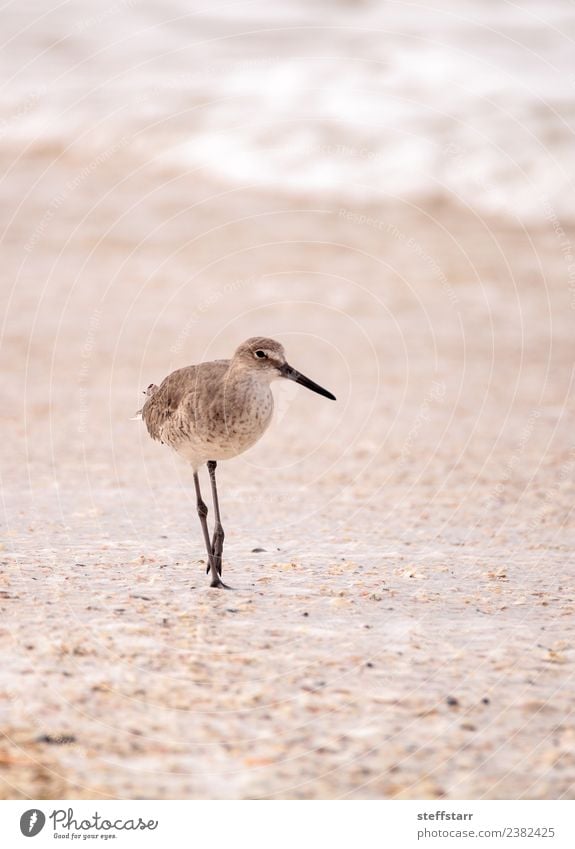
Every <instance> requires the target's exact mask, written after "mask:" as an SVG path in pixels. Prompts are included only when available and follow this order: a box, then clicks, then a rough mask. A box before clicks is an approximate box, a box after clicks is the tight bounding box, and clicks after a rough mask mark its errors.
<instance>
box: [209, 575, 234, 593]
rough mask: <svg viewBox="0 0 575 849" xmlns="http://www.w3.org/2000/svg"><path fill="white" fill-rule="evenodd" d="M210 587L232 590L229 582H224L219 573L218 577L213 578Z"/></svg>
mask: <svg viewBox="0 0 575 849" xmlns="http://www.w3.org/2000/svg"><path fill="white" fill-rule="evenodd" d="M210 587H215V588H217V589H220V590H231V589H232V587H228V585H227V584H224V582H223V581H222V579H221V578H220V577H219V575H218V577H217V578H212V582H211V584H210Z"/></svg>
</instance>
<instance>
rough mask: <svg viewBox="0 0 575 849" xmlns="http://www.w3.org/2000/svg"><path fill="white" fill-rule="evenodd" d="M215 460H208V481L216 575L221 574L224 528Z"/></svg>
mask: <svg viewBox="0 0 575 849" xmlns="http://www.w3.org/2000/svg"><path fill="white" fill-rule="evenodd" d="M217 465H218V464H217V463H216V461H215V460H208V472H209V474H210V483H211V485H212V500H213V502H214V515H215V522H214V535H213V537H212V553H213V555H214V561H215V564H216V569H217V570H218V575H221V574H222V552H223V550H224V537H225V534H224V529H223V528H222V522H221V519H220V502H219V500H218V488H217V486H216V466H217Z"/></svg>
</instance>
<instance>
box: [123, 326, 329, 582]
mask: <svg viewBox="0 0 575 849" xmlns="http://www.w3.org/2000/svg"><path fill="white" fill-rule="evenodd" d="M278 378H285V379H287V380H294V381H295V382H296V383H300V384H301V385H302V386H305V387H307V388H308V389H311V390H312V391H313V392H317V393H318V394H319V395H323V396H324V397H325V398H331V400H332V401H335V395H332V394H331V392H328V391H327V389H324V388H323V387H322V386H319V385H318V384H317V383H314V382H313V380H310V379H309V377H305V375H303V374H301V372H299V371H296V369H294V368H292V366H290V365H289V363H288V362H287V361H286V358H285V353H284V349H283V346H282V345H280V343H279V342H276V341H275V340H274V339H267V338H266V337H264V336H254V337H252V338H251V339H247V340H246V341H245V342H243V343H242V344H241V345H240V346H239V348H238V349H237V350H236V352H235V353H234V355H233V357H232V359H231V360H213V361H212V362H207V363H199V364H198V365H195V366H186V367H185V368H181V369H177V371H173V372H172V373H171V374H169V375H168V376H167V377H166V378H165V379H164V380H163V381H162V383H161V384H160V386H156V385H155V384H154V383H151V384H150V385H149V386H148V388H147V389H146V391H145V394H146V396H147V400H146V402H145V404H144V406H143V407H142V410H141V411H140V412H141V417H142V418H143V420H144V421H145V423H146V427H147V428H148V433H149V434H150V436H151V437H152V438H153V439H157V440H158V441H160V442H162V443H163V444H165V445H168V446H169V447H170V448H172V449H173V450H174V451H176V452H177V453H178V454H179V455H180V456H181V457H183V458H184V459H185V460H186V461H187V462H189V463H190V464H191V466H192V469H193V475H194V485H195V490H196V502H197V511H198V516H199V518H200V524H201V527H202V534H203V537H204V543H205V546H206V551H207V554H208V564H207V570H206V571H207V572H208V573H211V584H210V586H212V587H220V588H223V589H229V587H228V586H226V584H224V582H223V581H222V553H223V548H224V529H223V527H222V522H221V517H220V505H219V500H218V490H217V486H216V466H217V461H218V460H228V459H230V458H231V457H237V456H238V454H242V453H243V452H244V451H247V449H248V448H251V446H252V445H254V444H255V443H256V442H257V441H258V439H259V438H260V437H261V436H262V435H263V433H264V432H265V430H266V428H267V427H268V425H269V423H270V421H271V417H272V412H273V406H274V401H273V395H272V392H271V389H270V383H271V382H272V380H276V379H278ZM204 463H205V464H206V465H207V467H208V473H209V477H210V484H211V490H212V500H213V505H214V531H213V536H212V539H211V540H210V533H209V529H208V521H207V515H208V508H207V506H206V504H205V502H204V500H203V499H202V493H201V490H200V480H199V477H198V470H199V468H200V467H201V466H202V465H203V464H204Z"/></svg>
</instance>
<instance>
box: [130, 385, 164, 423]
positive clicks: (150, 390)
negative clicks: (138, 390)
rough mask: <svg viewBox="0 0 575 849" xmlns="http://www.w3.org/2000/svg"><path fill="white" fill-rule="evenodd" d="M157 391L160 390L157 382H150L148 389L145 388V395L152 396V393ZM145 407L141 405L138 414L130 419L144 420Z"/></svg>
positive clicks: (133, 420) (134, 420)
mask: <svg viewBox="0 0 575 849" xmlns="http://www.w3.org/2000/svg"><path fill="white" fill-rule="evenodd" d="M157 391H158V387H157V386H156V384H155V383H150V385H149V386H148V388H147V389H144V395H147V396H148V398H150V397H151V396H152V395H154V394H155V393H156V392H157ZM143 409H144V408H143V407H141V408H140V409H139V410H138V412H137V413H136V415H135V416H132V417H131V419H130V421H131V422H141V421H142V410H143Z"/></svg>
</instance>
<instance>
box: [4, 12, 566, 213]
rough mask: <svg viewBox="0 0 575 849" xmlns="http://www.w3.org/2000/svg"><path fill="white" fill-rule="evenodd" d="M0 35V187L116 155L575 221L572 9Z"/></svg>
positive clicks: (32, 17) (145, 23)
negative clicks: (18, 173)
mask: <svg viewBox="0 0 575 849" xmlns="http://www.w3.org/2000/svg"><path fill="white" fill-rule="evenodd" d="M2 33H3V39H2V40H3V46H2V51H1V59H0V61H1V63H2V84H1V86H0V152H1V154H2V159H3V163H4V164H3V168H4V170H6V169H9V168H10V165H11V163H12V162H13V161H14V160H15V159H16V158H19V157H26V156H28V155H38V154H45V155H47V156H53V157H60V158H62V157H67V156H68V157H72V158H73V159H74V161H76V160H80V161H84V160H85V162H86V163H89V162H91V161H93V160H94V158H95V157H98V156H105V155H106V151H117V150H118V149H119V148H120V149H122V150H123V151H124V152H125V153H126V155H129V157H130V160H131V161H133V162H137V161H138V160H140V161H142V162H145V163H147V166H146V167H147V168H152V169H155V168H157V169H158V172H162V173H163V172H166V171H168V172H170V171H176V172H178V171H181V170H194V169H198V172H199V173H201V174H202V175H203V176H205V177H208V178H214V179H216V180H218V181H220V182H222V183H224V184H230V185H232V186H234V185H255V186H261V187H264V188H266V189H270V190H272V191H274V192H285V193H291V194H293V193H296V194H305V195H306V196H308V197H309V196H310V195H311V196H317V197H318V198H323V197H326V196H329V197H330V200H332V201H333V200H334V199H336V200H337V199H340V200H341V201H342V202H345V201H349V200H353V201H354V202H358V201H365V202H374V201H375V202H377V201H379V200H380V199H390V198H395V197H401V198H403V199H405V198H407V199H409V200H410V201H412V202H413V203H416V204H421V203H425V202H426V200H427V199H429V198H430V197H431V198H434V197H437V196H443V195H456V196H457V197H458V198H459V199H460V200H461V201H463V202H464V203H469V204H471V205H472V206H473V207H474V208H477V209H479V210H480V211H482V212H485V213H495V214H509V215H511V216H517V217H519V218H522V219H525V220H527V221H533V220H538V219H542V218H545V217H547V218H548V217H549V215H550V214H553V215H558V216H560V217H561V218H568V217H571V216H572V213H573V204H572V202H571V196H572V184H573V179H574V173H575V153H574V151H575V145H574V143H573V142H574V138H573V131H574V129H575V99H574V95H575V50H574V43H573V41H574V37H575V7H574V6H573V5H572V4H571V3H569V2H565V0H545V2H544V1H543V0H532V1H531V2H528V0H520V2H518V3H513V4H512V3H507V2H503V0H482V2H479V0H475V2H465V0H438V2H434V3H419V4H418V3H407V2H369V0H365V2H361V0H358V2H351V1H349V2H316V3H309V2H304V0H290V2H289V3H279V2H276V3H270V2H263V0H256V2H245V1H242V2H225V3H215V4H210V5H204V4H199V3H196V2H188V1H187V0H169V1H168V2H164V3H160V2H158V0H156V2H150V0H142V2H139V0H125V2H114V0H109V3H108V4H105V3H104V4H101V5H100V4H95V3H94V2H88V0H75V2H73V3H66V4H63V5H60V6H58V7H57V8H54V4H52V3H50V2H47V0H42V2H27V3H24V4H14V3H13V4H12V5H10V6H8V7H5V8H4V10H3V11H2ZM550 210H551V211H552V212H550Z"/></svg>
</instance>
